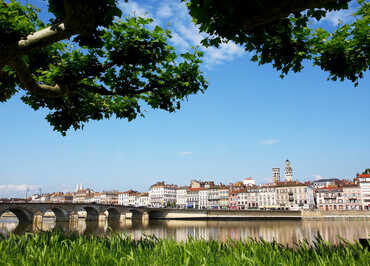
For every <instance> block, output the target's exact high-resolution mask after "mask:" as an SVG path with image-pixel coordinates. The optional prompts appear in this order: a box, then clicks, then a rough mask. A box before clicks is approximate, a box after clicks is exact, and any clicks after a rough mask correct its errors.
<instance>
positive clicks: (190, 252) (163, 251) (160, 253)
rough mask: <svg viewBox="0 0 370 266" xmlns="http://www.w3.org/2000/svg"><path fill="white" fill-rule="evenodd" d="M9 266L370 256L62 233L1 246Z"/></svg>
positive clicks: (0, 256)
mask: <svg viewBox="0 0 370 266" xmlns="http://www.w3.org/2000/svg"><path fill="white" fill-rule="evenodd" d="M0 261H1V264H4V265H367V263H368V262H369V261H370V253H369V251H368V250H367V249H365V248H363V247H362V246H361V245H360V244H359V243H354V244H350V243H341V244H340V245H331V244H329V243H327V242H324V241H322V240H319V241H317V242H316V243H315V245H314V246H311V247H309V246H308V245H307V244H305V243H304V244H300V245H298V246H296V247H295V248H288V247H286V246H283V245H280V244H277V243H269V242H264V241H255V240H249V241H246V242H240V241H228V242H226V243H222V242H218V241H205V240H192V239H190V240H188V241H185V242H175V241H173V240H156V239H143V240H138V241H135V240H131V239H129V238H125V237H121V236H119V235H117V234H114V235H111V236H109V237H102V238H100V237H94V236H89V237H86V236H85V237H84V236H76V235H69V236H68V235H65V234H63V233H60V232H49V233H43V234H28V235H24V236H14V235H11V236H10V237H9V238H7V239H3V240H0Z"/></svg>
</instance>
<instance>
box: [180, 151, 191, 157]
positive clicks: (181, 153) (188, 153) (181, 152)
mask: <svg viewBox="0 0 370 266" xmlns="http://www.w3.org/2000/svg"><path fill="white" fill-rule="evenodd" d="M191 154H193V153H192V152H191V151H180V152H179V155H180V156H186V155H191Z"/></svg>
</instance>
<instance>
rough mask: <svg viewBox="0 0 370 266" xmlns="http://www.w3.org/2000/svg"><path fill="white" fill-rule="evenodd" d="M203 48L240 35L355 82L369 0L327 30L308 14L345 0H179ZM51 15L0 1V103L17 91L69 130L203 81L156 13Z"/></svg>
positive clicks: (295, 62)
mask: <svg viewBox="0 0 370 266" xmlns="http://www.w3.org/2000/svg"><path fill="white" fill-rule="evenodd" d="M44 1H46V0H44ZM126 1H127V0H126ZM182 1H185V2H187V5H188V8H189V12H190V15H191V16H192V17H193V18H194V21H195V22H196V23H197V24H198V25H199V27H200V30H201V31H202V32H206V33H208V34H209V37H208V38H206V39H205V40H203V44H204V45H205V46H211V45H213V46H218V45H220V44H221V43H222V42H227V41H234V42H236V43H237V44H240V45H243V46H244V47H245V49H246V50H247V51H251V52H253V53H255V55H254V56H253V58H252V60H254V61H258V62H259V64H266V63H272V64H273V66H274V67H275V68H276V69H277V70H280V71H281V72H282V75H285V74H287V73H288V72H289V71H294V72H297V71H300V70H302V68H303V64H302V62H303V61H304V60H313V62H314V64H315V65H317V66H319V67H320V68H321V69H323V70H324V71H327V72H329V75H330V78H331V79H333V80H337V79H339V80H344V79H349V80H351V81H352V82H354V83H355V84H357V83H358V80H359V79H360V78H362V77H363V74H364V72H366V71H367V70H368V69H369V22H370V21H369V19H370V16H369V3H368V2H366V1H363V0H358V4H359V5H358V10H357V12H356V13H355V18H356V19H355V21H354V22H353V23H352V24H349V25H347V24H345V25H341V26H339V27H338V28H337V29H336V30H335V31H334V32H332V33H329V32H327V31H325V30H323V29H321V28H317V29H316V30H313V29H310V28H309V22H310V21H311V20H312V19H316V20H319V19H321V18H323V17H324V16H325V15H326V14H327V13H328V12H330V11H333V10H341V9H346V8H348V2H349V0H307V1H290V0H283V1H272V0H249V1H245V0H233V1H221V0H182ZM47 2H48V6H49V13H50V15H51V17H52V18H51V19H50V21H48V22H46V21H41V20H40V19H39V14H38V10H37V9H36V8H35V7H32V6H30V5H26V6H24V5H21V4H20V3H19V2H18V1H16V0H7V1H5V0H0V101H2V102H5V101H7V100H8V99H10V98H11V97H12V96H13V95H15V94H16V93H17V92H19V93H21V96H22V100H23V102H25V103H26V104H28V105H30V106H31V107H32V108H33V109H35V110H37V109H39V108H46V109H48V110H50V112H49V114H48V115H47V116H46V119H47V120H48V121H49V123H50V124H51V125H52V126H53V128H54V130H57V131H59V132H61V133H62V134H63V135H65V134H66V131H67V130H68V129H70V128H74V129H79V128H81V127H83V125H84V123H86V122H87V121H89V120H100V119H103V118H110V117H112V116H115V117H117V118H126V119H128V120H132V119H135V118H136V117H137V116H138V115H143V111H142V106H143V104H144V105H146V106H150V107H152V108H155V109H156V108H159V109H163V110H166V111H169V112H173V111H175V110H177V109H179V108H180V105H181V101H183V100H185V99H187V97H188V96H189V95H192V94H196V93H198V92H204V90H205V89H206V88H207V82H206V81H205V79H204V77H203V75H202V72H201V71H200V64H201V60H200V58H201V56H202V54H201V53H200V52H199V51H197V50H192V51H190V52H188V53H184V54H180V55H179V54H177V53H176V52H175V50H174V48H173V47H171V46H170V45H168V43H167V40H168V39H169V38H170V37H171V33H170V32H169V31H165V30H163V29H162V28H160V27H158V26H157V27H155V28H154V29H152V28H151V27H148V23H150V21H151V20H150V19H143V18H124V19H122V18H121V16H122V11H121V10H120V9H119V7H118V0H105V1H100V0H74V1H72V0H48V1H47Z"/></svg>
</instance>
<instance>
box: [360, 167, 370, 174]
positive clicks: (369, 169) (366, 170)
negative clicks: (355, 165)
mask: <svg viewBox="0 0 370 266" xmlns="http://www.w3.org/2000/svg"><path fill="white" fill-rule="evenodd" d="M362 174H363V175H370V168H366V169H365V171H363V172H362Z"/></svg>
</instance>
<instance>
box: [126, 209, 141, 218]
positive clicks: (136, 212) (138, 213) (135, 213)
mask: <svg viewBox="0 0 370 266" xmlns="http://www.w3.org/2000/svg"><path fill="white" fill-rule="evenodd" d="M128 212H130V213H132V216H131V219H141V217H142V216H143V211H139V210H138V209H129V210H128Z"/></svg>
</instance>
